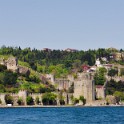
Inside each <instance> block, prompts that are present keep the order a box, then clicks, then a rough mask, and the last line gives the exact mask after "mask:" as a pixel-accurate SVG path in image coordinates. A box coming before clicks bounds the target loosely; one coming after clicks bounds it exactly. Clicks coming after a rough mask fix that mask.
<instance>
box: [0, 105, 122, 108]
mask: <svg viewBox="0 0 124 124" xmlns="http://www.w3.org/2000/svg"><path fill="white" fill-rule="evenodd" d="M87 107H124V105H102V106H95V105H89V106H88V105H86V106H84V105H79V106H74V105H65V106H52V105H51V106H50V105H49V106H34V105H30V106H28V105H27V106H7V105H1V106H0V108H87Z"/></svg>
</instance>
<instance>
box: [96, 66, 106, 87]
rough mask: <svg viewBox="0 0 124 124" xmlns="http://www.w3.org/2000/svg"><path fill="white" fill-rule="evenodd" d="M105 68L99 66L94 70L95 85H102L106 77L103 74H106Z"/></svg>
mask: <svg viewBox="0 0 124 124" xmlns="http://www.w3.org/2000/svg"><path fill="white" fill-rule="evenodd" d="M106 72H107V71H106V69H105V68H103V67H101V68H99V69H98V70H97V71H96V74H95V76H94V81H95V84H96V85H104V83H105V81H106V78H105V74H106Z"/></svg>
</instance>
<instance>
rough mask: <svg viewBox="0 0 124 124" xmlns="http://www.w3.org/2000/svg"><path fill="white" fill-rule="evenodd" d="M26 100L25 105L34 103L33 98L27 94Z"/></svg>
mask: <svg viewBox="0 0 124 124" xmlns="http://www.w3.org/2000/svg"><path fill="white" fill-rule="evenodd" d="M26 102H27V105H33V104H34V100H33V98H32V97H31V96H27V98H26Z"/></svg>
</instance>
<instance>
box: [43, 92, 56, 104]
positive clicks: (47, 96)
mask: <svg viewBox="0 0 124 124" xmlns="http://www.w3.org/2000/svg"><path fill="white" fill-rule="evenodd" d="M56 97H57V96H56V94H54V93H44V94H43V96H42V102H43V104H44V105H56V104H57V103H56Z"/></svg>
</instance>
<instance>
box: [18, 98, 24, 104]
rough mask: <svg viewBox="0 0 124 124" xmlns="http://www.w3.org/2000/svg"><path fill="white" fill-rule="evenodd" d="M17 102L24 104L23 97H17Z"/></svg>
mask: <svg viewBox="0 0 124 124" xmlns="http://www.w3.org/2000/svg"><path fill="white" fill-rule="evenodd" d="M17 103H18V105H23V104H24V102H23V99H22V98H21V97H20V98H19V99H18V101H17Z"/></svg>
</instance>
